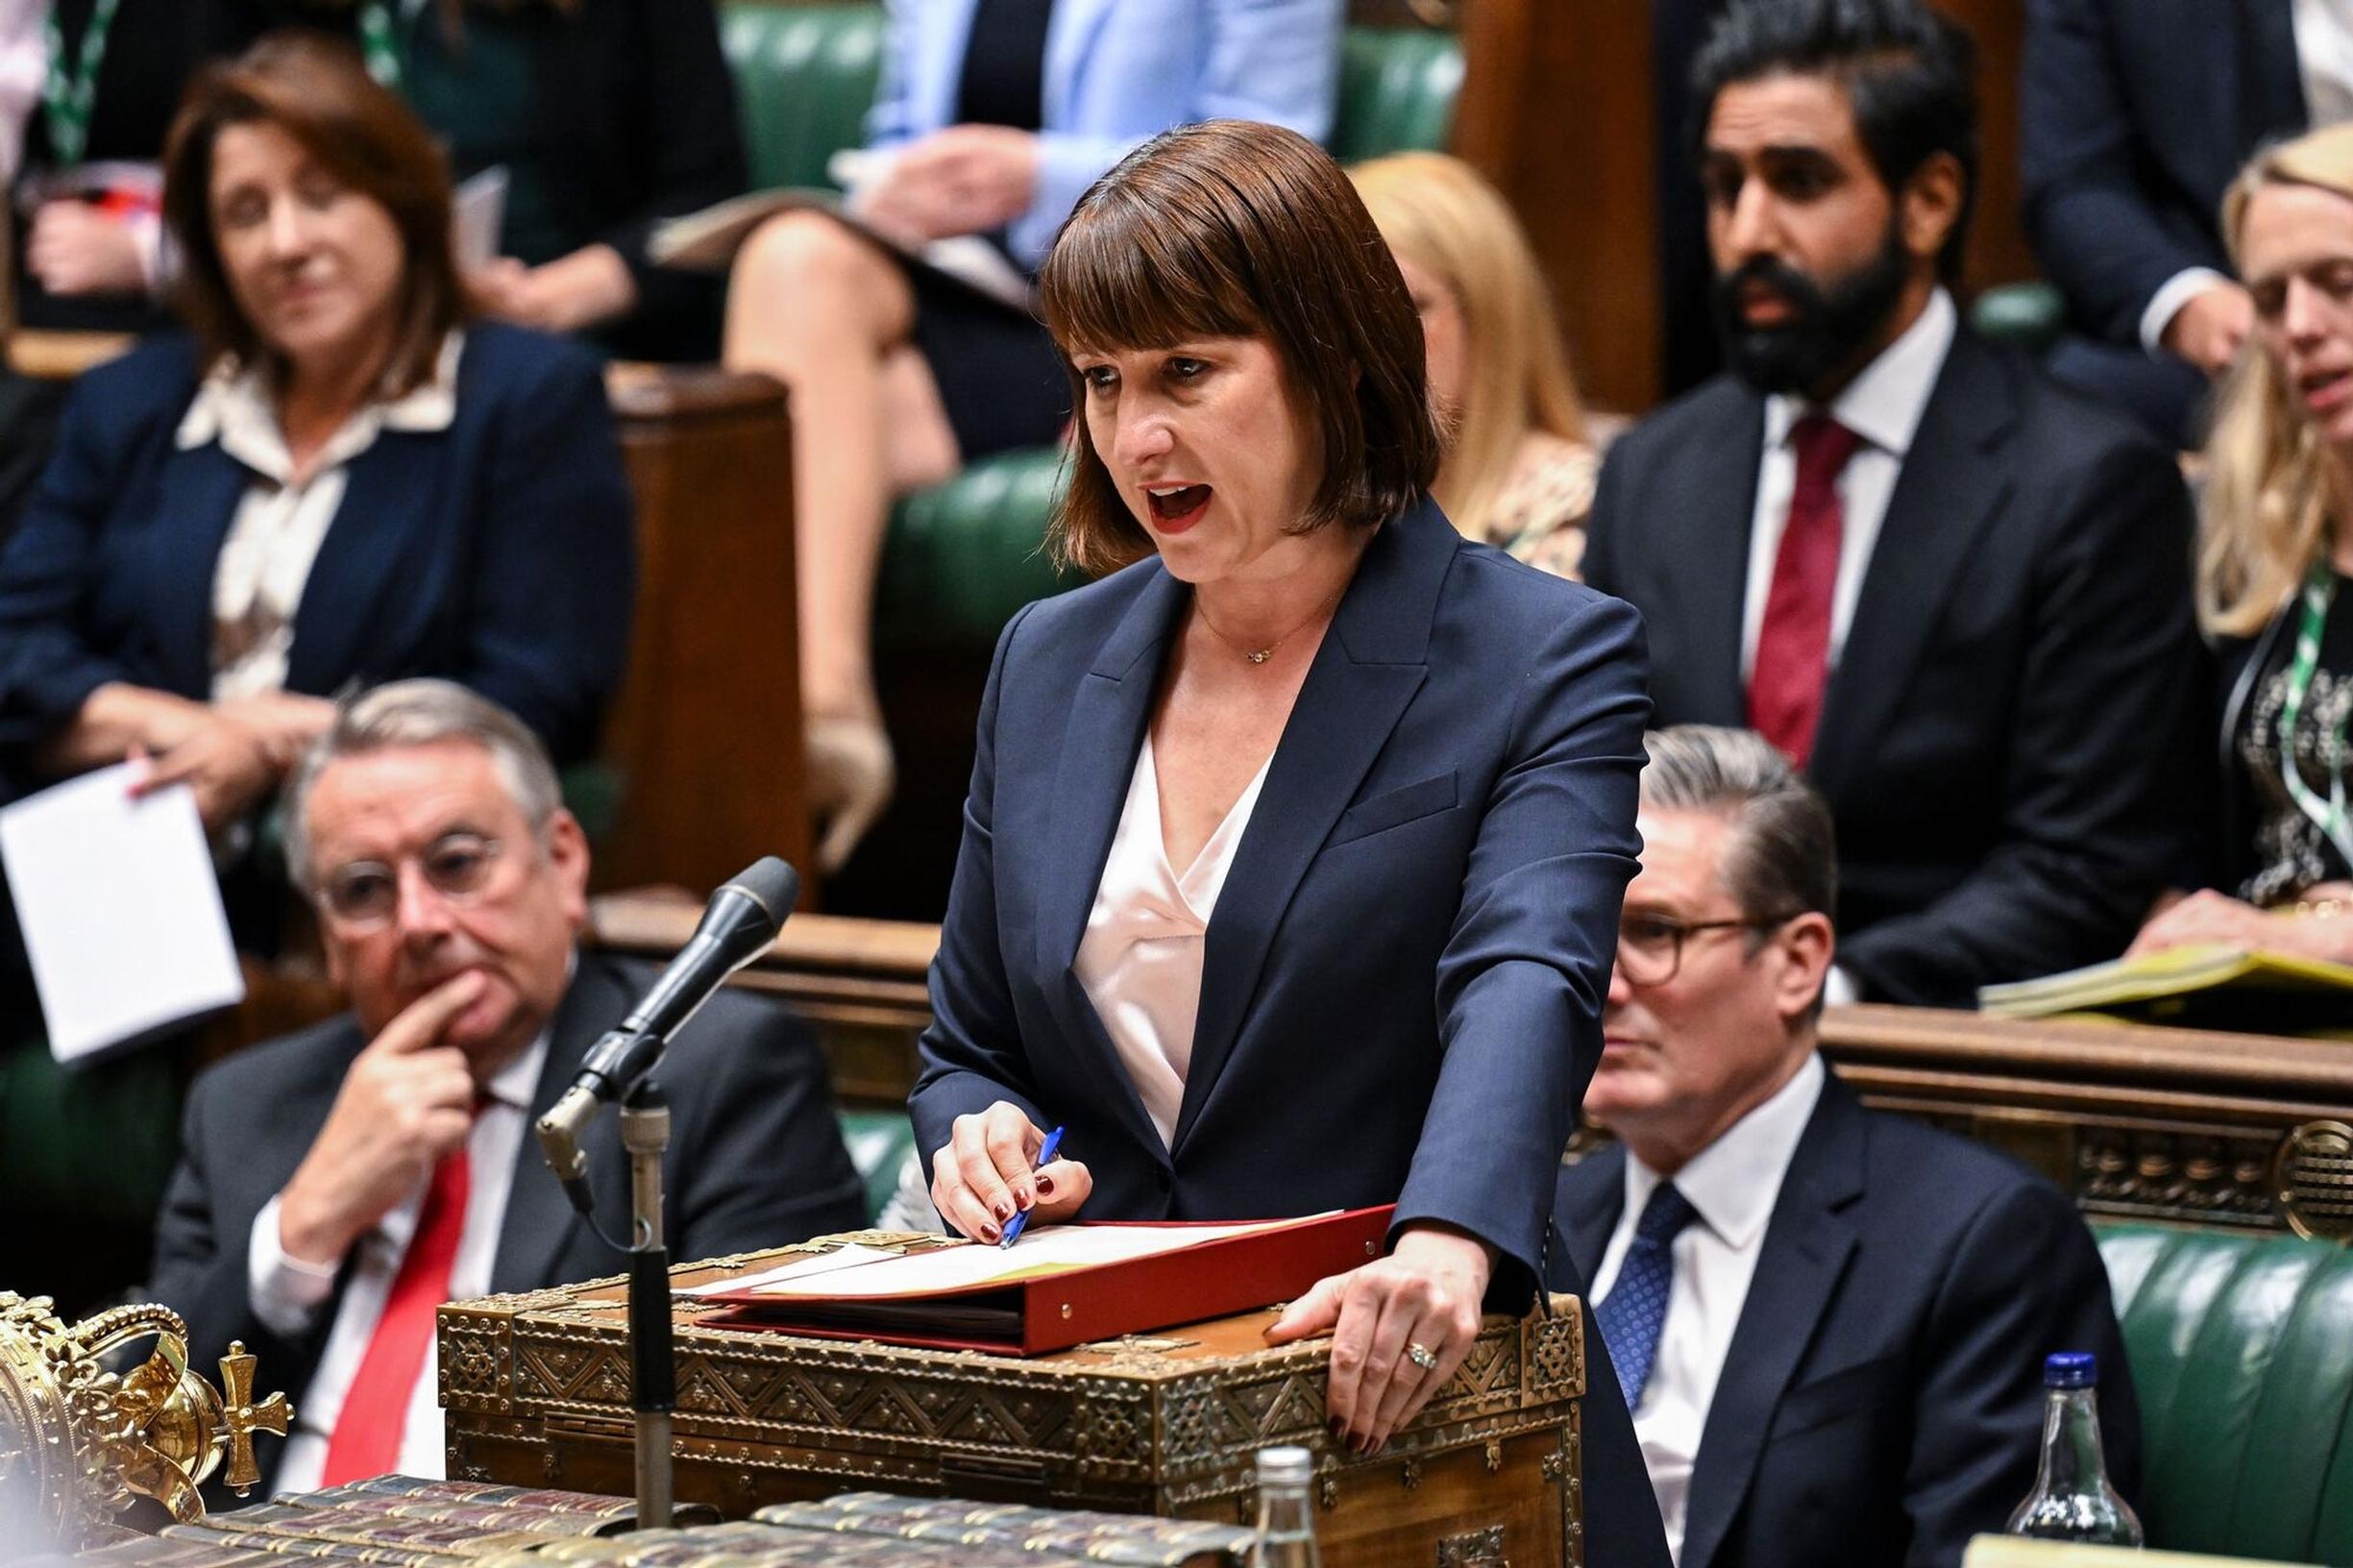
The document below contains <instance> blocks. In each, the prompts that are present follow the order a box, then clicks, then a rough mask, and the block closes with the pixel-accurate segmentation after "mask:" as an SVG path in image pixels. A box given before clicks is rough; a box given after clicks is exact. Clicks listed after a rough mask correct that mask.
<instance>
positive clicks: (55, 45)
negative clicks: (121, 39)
mask: <svg viewBox="0 0 2353 1568" xmlns="http://www.w3.org/2000/svg"><path fill="white" fill-rule="evenodd" d="M121 9H122V0H98V4H97V7H96V8H95V9H94V10H92V11H91V12H90V25H89V26H88V27H87V28H86V29H85V30H84V31H83V34H82V57H81V59H80V60H78V61H75V63H74V68H73V72H72V74H71V75H68V74H67V73H66V69H65V30H64V29H63V28H61V27H60V26H58V8H57V6H56V4H55V0H52V3H51V5H50V7H49V17H48V21H47V22H46V23H45V24H44V28H43V31H44V33H45V34H46V36H47V39H48V44H49V75H48V77H47V79H46V80H44V81H43V82H42V84H41V109H42V111H43V113H44V115H45V116H46V118H47V119H48V121H49V156H50V158H51V159H53V160H54V161H55V163H56V165H57V166H58V167H59V168H61V169H70V168H73V167H75V166H76V165H78V164H79V163H80V162H81V161H82V155H83V154H84V153H86V152H87V151H88V150H89V145H90V111H91V110H93V109H95V108H96V107H97V104H98V67H99V66H100V65H102V64H104V63H105V62H106V58H107V33H108V30H109V29H110V28H112V27H113V25H114V13H115V12H117V11H119V10H121Z"/></svg>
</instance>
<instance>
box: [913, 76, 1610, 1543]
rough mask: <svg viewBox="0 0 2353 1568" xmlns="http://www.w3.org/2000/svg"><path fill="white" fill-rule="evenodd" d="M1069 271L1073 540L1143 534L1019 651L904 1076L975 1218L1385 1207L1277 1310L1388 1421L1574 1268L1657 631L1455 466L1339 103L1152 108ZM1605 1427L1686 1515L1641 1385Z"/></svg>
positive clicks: (1064, 241) (1359, 1418)
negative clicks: (1054, 1133)
mask: <svg viewBox="0 0 2353 1568" xmlns="http://www.w3.org/2000/svg"><path fill="white" fill-rule="evenodd" d="M1042 299H1043V305H1044V314H1045V318H1046V320H1047V322H1048V324H1049V325H1050V326H1051V327H1052V329H1053V331H1054V334H1055V338H1056V341H1057V342H1058V343H1059V344H1060V345H1061V346H1062V349H1063V352H1064V353H1065V355H1066V356H1067V358H1068V360H1069V363H1070V366H1071V369H1072V372H1073V375H1074V379H1075V381H1076V384H1077V387H1078V390H1079V395H1080V397H1081V400H1082V403H1083V407H1084V419H1083V422H1082V423H1081V424H1080V426H1079V427H1078V429H1077V430H1076V432H1075V434H1074V437H1073V442H1074V452H1073V465H1074V467H1073V473H1072V476H1071V482H1070V487H1069V492H1068V497H1067V499H1066V502H1065V503H1064V506H1063V508H1062V511H1061V515H1060V516H1059V517H1058V519H1057V522H1056V529H1057V535H1056V537H1057V542H1058V543H1059V545H1060V548H1061V549H1062V551H1064V553H1066V555H1068V556H1070V557H1072V558H1074V559H1075V560H1077V561H1078V562H1080V563H1081V564H1084V565H1087V566H1090V567H1092V568H1102V567H1105V566H1109V565H1113V564H1116V563H1118V562H1121V561H1132V562H1134V563H1135V564H1133V565H1129V566H1127V567H1125V569H1124V570H1119V571H1115V572H1113V573H1112V574H1111V575H1110V576H1107V577H1105V578H1103V580H1101V581H1099V582H1096V583H1094V584H1093V585H1091V586H1090V587H1087V588H1082V589H1080V590H1077V591H1076V592H1073V593H1070V594H1067V595H1065V596H1063V597H1061V598H1058V599H1051V600H1042V601H1040V602H1038V603H1035V604H1032V605H1030V606H1029V607H1028V608H1027V609H1025V610H1024V611H1023V612H1022V613H1021V614H1020V615H1019V616H1017V618H1016V619H1015V621H1014V623H1013V624H1012V625H1010V626H1008V627H1007V628H1006V631H1005V633H1004V636H1003V638H1002V639H1001V640H1000V641H999V643H998V645H997V651H996V658H995V662H994V665H993V668H992V670H991V672H990V676H989V684H988V691H987V695H986V697H985V698H984V700H983V704H982V710H981V718H980V726H979V741H978V756H977V761H976V763H975V765H974V768H973V772H972V785H971V794H970V796H969V799H968V805H967V808H966V821H965V832H964V845H963V849H962V852H961V856H960V859H959V862H958V865H957V870H956V879H955V884H954V888H953V891H952V892H951V894H950V895H949V900H948V913H947V919H946V921H945V922H944V926H943V929H942V933H941V946H940V954H939V959H938V962H937V963H936V964H935V965H934V967H933V969H932V975H931V999H932V1006H933V1009H934V1012H935V1015H936V1021H935V1022H934V1024H933V1026H932V1027H931V1028H930V1029H929V1030H927V1031H926V1032H925V1034H924V1036H923V1039H922V1054H923V1072H922V1075H921V1078H920V1080H919V1082H918V1084H917V1086H916V1089H915V1090H914V1093H913V1095H912V1097H911V1102H910V1109H911V1111H912V1113H913V1115H914V1118H915V1123H916V1130H917V1134H918V1139H919V1147H920V1148H921V1149H922V1150H923V1152H924V1154H925V1156H926V1158H928V1159H930V1161H931V1163H932V1173H933V1186H932V1195H933V1199H934V1201H935V1202H936V1203H937V1204H938V1206H939V1208H940V1211H941V1213H942V1214H943V1216H944V1218H945V1219H946V1220H947V1221H948V1223H949V1224H950V1225H951V1226H953V1227H954V1228H956V1229H958V1230H960V1231H962V1232H964V1233H965V1234H967V1235H968V1236H973V1237H979V1238H982V1239H993V1238H995V1237H997V1235H998V1234H999V1233H1000V1231H1001V1227H1002V1225H1003V1223H1004V1222H1005V1220H1006V1219H1007V1218H1008V1217H1009V1216H1010V1215H1011V1214H1012V1213H1014V1212H1015V1210H1016V1209H1024V1210H1030V1211H1032V1212H1033V1213H1034V1215H1035V1216H1036V1217H1037V1218H1038V1219H1040V1220H1056V1219H1063V1218H1067V1217H1071V1216H1077V1217H1082V1218H1087V1219H1155V1220H1157V1219H1228V1218H1241V1217H1252V1216H1267V1215H1282V1214H1303V1213H1316V1212H1319V1211H1323V1210H1329V1209H1337V1208H1344V1207H1352V1206H1362V1205H1377V1204H1385V1203H1391V1202H1393V1203H1395V1204H1396V1205H1397V1211H1396V1219H1395V1224H1394V1228H1393V1230H1392V1232H1391V1251H1390V1253H1389V1256H1388V1257H1386V1258H1385V1259H1384V1260H1381V1261H1379V1262H1373V1263H1369V1264H1366V1265H1365V1266H1363V1267H1362V1268H1360V1269H1357V1270H1355V1271H1354V1272H1352V1273H1351V1274H1348V1275H1344V1276H1340V1277H1337V1278H1336V1279H1333V1280H1327V1281H1325V1282H1324V1283H1323V1284H1322V1285H1319V1286H1316V1287H1315V1288H1314V1289H1313V1290H1312V1291H1311V1292H1310V1293H1309V1294H1308V1295H1307V1296H1305V1297H1303V1298H1302V1299H1301V1300H1300V1301H1299V1302H1298V1303H1296V1304H1295V1305H1294V1306H1293V1307H1292V1309H1291V1310H1290V1311H1289V1312H1288V1314H1287V1316H1286V1317H1285V1318H1284V1319H1283V1320H1282V1321H1281V1322H1279V1323H1278V1324H1276V1325H1275V1327H1274V1328H1273V1330H1271V1331H1270V1332H1271V1334H1272V1335H1273V1336H1274V1337H1276V1338H1278V1339H1288V1338H1295V1337H1299V1336H1301V1335H1306V1334H1310V1333H1314V1332H1318V1331H1320V1330H1323V1329H1327V1328H1333V1327H1334V1326H1335V1325H1336V1344H1335V1350H1334V1374H1333V1380H1332V1391H1331V1396H1330V1415H1331V1417H1332V1419H1333V1421H1334V1424H1335V1430H1336V1432H1338V1433H1343V1434H1344V1435H1346V1436H1347V1437H1348V1438H1349V1439H1350V1440H1351V1441H1352V1443H1354V1444H1355V1445H1356V1446H1357V1447H1359V1448H1360V1449H1361V1450H1364V1451H1369V1450H1370V1449H1372V1448H1375V1447H1378V1446H1379V1445H1380V1444H1381V1443H1382V1442H1384V1441H1385V1440H1386V1438H1387V1437H1388V1436H1389V1434H1390V1433H1394V1432H1395V1431H1396V1430H1397V1429H1398V1428H1399V1427H1400V1426H1402V1425H1403V1424H1404V1423H1405V1422H1406V1421H1408V1420H1409V1419H1410V1418H1411V1416H1412V1415H1413V1413H1414V1412H1415V1411H1416V1410H1418V1409H1420V1407H1421V1405H1422V1404H1423V1403H1424V1402H1425V1401H1426V1400H1427V1399H1428V1397H1429V1396H1430V1394H1431V1393H1432V1392H1434V1390H1435V1389H1436V1388H1437V1386H1438V1385H1439V1384H1441V1383H1443V1382H1444V1380H1445V1379H1446V1378H1447V1377H1448V1376H1449V1375H1450V1374H1451V1373H1452V1372H1453V1371H1454V1369H1455V1367H1456V1366H1457V1365H1458V1364H1459V1362H1460V1360H1461V1358H1462V1356H1463V1354H1464V1352H1465V1351H1466V1350H1467V1349H1468V1347H1469V1345H1470V1342H1471V1340H1472V1337H1473V1336H1474V1335H1475V1334H1476V1332H1477V1328H1478V1322H1479V1313H1480V1310H1481V1303H1482V1300H1483V1298H1488V1297H1489V1296H1490V1294H1492V1297H1493V1299H1495V1300H1496V1302H1497V1303H1498V1305H1517V1304H1524V1303H1525V1302H1526V1301H1527V1300H1528V1298H1529V1294H1530V1292H1531V1290H1532V1287H1533V1286H1534V1284H1535V1282H1536V1281H1537V1280H1538V1279H1539V1278H1541V1275H1542V1269H1543V1264H1544V1251H1545V1245H1546V1242H1545V1237H1546V1235H1547V1227H1548V1214H1549V1207H1550V1202H1551V1199H1550V1196H1549V1194H1550V1192H1551V1190H1552V1186H1553V1183H1554V1180H1555V1174H1556V1169H1557V1166H1558V1162H1559V1157H1560V1153H1561V1151H1562V1149H1563V1148H1564V1147H1565V1146H1566V1144H1567V1141H1568V1138H1569V1134H1570V1131H1571V1125H1572V1122H1573V1120H1574V1118H1575V1115H1576V1111H1577V1105H1578V1101H1579V1099H1580V1097H1581V1094H1582V1092H1583V1086H1584V1083H1585V1081H1586V1079H1587V1077H1588V1076H1589V1075H1590V1074H1591V1072H1592V1070H1593V1067H1594V1066H1595V1064H1596V1062H1597V1061H1598V1060H1599V1058H1600V1055H1601V1050H1602V1041H1601V1028H1600V1019H1601V1011H1602V1002H1603V997H1604V994H1605V991H1606V989H1607V985H1608V979H1609V968H1610V964H1611V961H1612V956H1613V954H1614V952H1615V947H1616V942H1617V927H1618V913H1619V903H1620V900H1621V898H1622V896H1623V894H1624V892H1625V888H1626V884H1627V882H1628V880H1629V878H1630V876H1631V875H1632V874H1633V871H1634V869H1635V857H1636V853H1637V850H1638V844H1637V841H1636V839H1635V835H1634V825H1633V824H1634V803H1635V780H1636V776H1637V773H1638V772H1639V770H1640V768H1641V765H1642V757H1643V751H1642V731H1643V725H1644V723H1645V721H1646V720H1647V718H1648V714H1649V702H1648V699H1647V698H1645V696H1644V694H1643V676H1644V654H1643V643H1642V629H1641V623H1640V620H1639V618H1638V617H1637V616H1636V614H1635V612H1634V611H1633V610H1632V609H1631V608H1630V607H1629V606H1627V605H1625V604H1623V603H1620V602H1618V601H1616V600H1609V599H1605V598H1603V597H1602V596H1601V595H1599V594H1596V593H1593V592H1590V591H1588V590H1586V589H1583V588H1581V587H1579V586H1576V585H1574V584H1571V583H1567V582H1564V581H1562V580H1560V579H1558V578H1556V577H1551V576H1545V575H1544V574H1541V573H1538V572H1535V571H1533V570H1532V569H1530V568H1528V567H1525V566H1522V565H1520V564H1519V563H1517V562H1515V561H1513V560H1511V559H1510V558H1509V557H1508V556H1507V555H1505V554H1504V553H1503V552H1502V551H1497V550H1493V549H1489V548H1487V547H1485V546H1483V545H1479V544H1475V543H1472V542H1470V541H1468V540H1466V539H1464V538H1463V537H1462V536H1461V535H1460V534H1458V532H1457V531H1456V530H1455V528H1454V527H1452V526H1451V525H1450V524H1449V523H1448V522H1447V520H1446V518H1445V517H1444V515H1443V514H1441V513H1440V512H1439V511H1438V510H1437V509H1436V507H1435V506H1434V505H1433V504H1432V503H1431V502H1429V500H1428V499H1427V495H1426V491H1427V487H1428V485H1429V482H1430V479H1431V478H1432V476H1433V474H1434V472H1435V470H1436V467H1437V460H1438V438H1437V435H1436V433H1435V430H1434V423H1433V420H1432V418H1431V415H1430V412H1429V410H1428V408H1427V405H1426V403H1425V394H1424V379H1423V347H1422V334H1421V331H1420V328H1419V326H1418V325H1417V323H1416V320H1415V317H1414V312H1413V306H1412V304H1411V301H1410V299H1409V296H1408V294H1407V292H1406V288H1405V284H1404V282H1403V281H1402V280H1401V279H1400V278H1399V276H1398V272H1397V268H1396V265H1395V263H1394V262H1393V261H1391V259H1390V257H1389V252H1388V249H1387V247H1386V246H1385V245H1384V244H1383V243H1382V240H1381V235H1380V233H1379V232H1378V231H1377V230H1375V229H1374V227H1373V225H1372V221H1371V219H1370V218H1369V217H1368V216H1367V215H1366V214H1365V211H1364V208H1363V207H1362V206H1361V204H1360V202H1359V201H1358V199H1357V197H1356V195H1355V193H1354V191H1353V190H1352V189H1351V187H1350V186H1349V184H1348V182H1347V180H1346V177H1345V176H1344V175H1342V174H1341V172H1340V171H1339V169H1338V167H1337V165H1336V164H1335V163H1334V162H1333V161H1332V160H1331V159H1330V158H1328V157H1327V156H1326V155H1325V154H1323V153H1322V152H1321V151H1319V150H1318V149H1317V148H1316V147H1315V146H1314V144H1313V143H1311V142H1310V141H1309V140H1307V139H1306V138H1305V137H1303V136H1300V135H1295V134H1293V133H1291V132H1288V131H1285V130H1281V129H1278V128H1275V127H1271V126H1265V125H1255V124H1246V123H1243V122H1239V121H1231V120H1227V121H1212V122H1210V123H1208V124H1205V125H1200V126H1195V127H1191V128H1189V129H1186V130H1180V131H1174V132H1170V133H1168V134H1166V135H1163V136H1160V137H1157V138H1155V139H1154V140H1153V141H1151V142H1149V143H1147V144H1146V145H1145V146H1143V147H1142V148H1141V149H1140V150H1139V151H1138V152H1136V153H1134V154H1132V155H1131V156H1130V157H1129V158H1127V159H1125V160H1123V161H1122V162H1121V163H1120V164H1119V165H1118V166H1117V167H1115V169H1113V170H1112V172H1111V173H1110V174H1109V175H1107V176H1106V177H1105V178H1104V179H1103V180H1102V181H1101V182H1100V183H1099V184H1096V185H1095V186H1094V187H1093V188H1092V189H1091V191H1090V192H1089V193H1088V194H1087V196H1086V197H1085V198H1084V199H1082V200H1081V202H1080V203H1079V205H1078V208H1077V209H1076V210H1075V212H1074V213H1073V214H1072V216H1071V219H1070V222H1069V224H1068V226H1067V227H1066V229H1065V230H1064V232H1063V234H1062V237H1061V238H1060V240H1059V241H1058V242H1057V244H1056V247H1055V250H1054V252H1053V254H1052V256H1051V257H1049V258H1048V259H1047V261H1046V264H1045V269H1044V272H1043V274H1042ZM1176 868H1185V870H1183V871H1182V873H1181V874H1180V873H1179V872H1178V871H1177V870H1175V869H1176ZM1204 906H1207V907H1206V908H1205V907H1204ZM1204 917H1206V919H1205V918H1204ZM1056 1126H1063V1127H1065V1128H1066V1132H1067V1136H1066V1139H1065V1141H1064V1143H1063V1146H1062V1151H1061V1156H1060V1158H1058V1159H1056V1160H1054V1161H1053V1162H1051V1163H1049V1164H1045V1165H1043V1166H1042V1167H1041V1168H1038V1169H1037V1170H1035V1171H1033V1170H1032V1164H1033V1162H1034V1161H1035V1160H1036V1159H1037V1156H1038V1154H1039V1152H1040V1149H1041V1147H1042V1131H1043V1130H1044V1129H1048V1128H1053V1127H1056ZM1491 1287H1492V1288H1491ZM1587 1348H1588V1353H1591V1352H1592V1351H1594V1350H1597V1349H1598V1348H1599V1346H1598V1344H1597V1343H1596V1342H1595V1341H1593V1340H1592V1339H1590V1338H1589V1339H1588V1341H1587ZM1597 1364H1598V1363H1597ZM1589 1385H1590V1387H1591V1389H1592V1390H1593V1392H1592V1394H1591V1395H1590V1398H1589V1405H1590V1406H1593V1407H1599V1406H1600V1405H1601V1404H1602V1403H1603V1402H1604V1401H1605V1400H1614V1398H1615V1396H1614V1394H1612V1393H1609V1392H1608V1390H1609V1389H1611V1387H1612V1386H1613V1384H1612V1383H1611V1381H1610V1380H1609V1379H1608V1378H1607V1377H1606V1376H1603V1377H1601V1378H1598V1379H1593V1380H1589ZM1589 1421H1590V1422H1591V1425H1590V1427H1589V1429H1588V1430H1589V1431H1592V1432H1594V1433H1597V1435H1598V1434H1599V1433H1600V1432H1601V1430H1602V1429H1603V1428H1605V1427H1606V1428H1608V1429H1609V1430H1610V1431H1611V1432H1613V1433H1616V1434H1617V1435H1618V1436H1619V1437H1620V1438H1621V1439H1622V1440H1621V1441H1619V1442H1617V1443H1616V1444H1614V1445H1609V1444H1596V1445H1592V1446H1597V1447H1609V1448H1611V1450H1612V1452H1614V1454H1615V1455H1616V1456H1617V1462H1616V1464H1615V1466H1614V1468H1613V1470H1612V1473H1613V1475H1614V1477H1615V1478H1616V1481H1618V1482H1623V1486H1622V1487H1621V1488H1620V1489H1626V1488H1630V1489H1631V1490H1630V1493H1629V1495H1630V1498H1632V1501H1633V1502H1637V1503H1638V1504H1639V1507H1629V1509H1628V1510H1627V1517H1626V1518H1625V1519H1623V1520H1620V1521H1618V1522H1619V1523H1620V1524H1621V1525H1626V1526H1630V1527H1633V1528H1637V1529H1638V1528H1639V1524H1640V1520H1641V1517H1642V1516H1643V1515H1644V1514H1645V1513H1647V1514H1648V1517H1649V1529H1650V1531H1652V1532H1653V1538H1654V1539H1655V1533H1654V1532H1655V1531H1656V1516H1655V1510H1654V1508H1653V1507H1652V1506H1651V1503H1650V1492H1649V1486H1648V1483H1647V1482H1645V1481H1643V1480H1642V1479H1641V1477H1642V1471H1641V1469H1640V1461H1639V1456H1638V1455H1636V1454H1635V1453H1634V1451H1633V1449H1632V1439H1631V1433H1630V1429H1628V1428H1627V1426H1626V1422H1625V1418H1624V1415H1623V1411H1622V1409H1620V1410H1619V1411H1618V1412H1617V1413H1616V1414H1615V1415H1614V1417H1613V1418H1611V1417H1605V1416H1604V1415H1603V1414H1602V1413H1600V1412H1599V1411H1598V1410H1596V1411H1594V1412H1593V1413H1591V1414H1590V1415H1589ZM1605 1468H1612V1467H1610V1466H1605ZM1635 1493H1638V1497H1637V1496H1634V1495H1633V1494H1635ZM1588 1495H1589V1496H1590V1495H1592V1494H1591V1492H1590V1491H1589V1492H1588ZM1636 1556H1647V1554H1640V1553H1637V1554H1636ZM1593 1560H1596V1561H1613V1562H1615V1561H1621V1560H1625V1559H1624V1558H1620V1557H1609V1556H1595V1557H1594V1559H1593Z"/></svg>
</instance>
